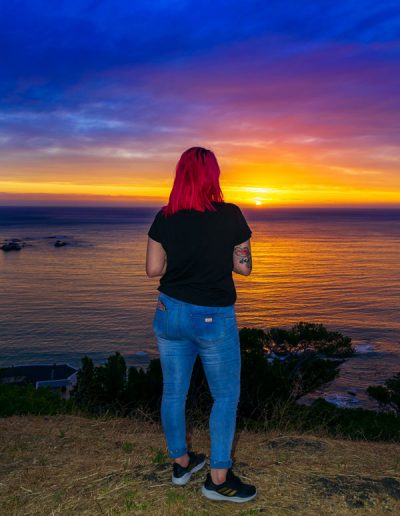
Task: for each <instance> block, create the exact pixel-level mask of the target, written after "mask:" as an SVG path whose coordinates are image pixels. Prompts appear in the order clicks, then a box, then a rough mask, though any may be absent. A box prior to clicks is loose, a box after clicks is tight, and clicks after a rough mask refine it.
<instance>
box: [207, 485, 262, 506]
mask: <svg viewBox="0 0 400 516" xmlns="http://www.w3.org/2000/svg"><path fill="white" fill-rule="evenodd" d="M201 493H202V494H203V496H205V497H206V498H208V499H209V500H215V501H218V502H235V503H243V502H249V501H250V500H253V498H255V497H256V496H257V491H256V492H255V493H254V494H253V495H251V496H248V497H247V498H241V497H240V496H225V495H223V494H220V493H217V491H212V490H210V489H206V488H205V487H204V486H203V487H202V488H201Z"/></svg>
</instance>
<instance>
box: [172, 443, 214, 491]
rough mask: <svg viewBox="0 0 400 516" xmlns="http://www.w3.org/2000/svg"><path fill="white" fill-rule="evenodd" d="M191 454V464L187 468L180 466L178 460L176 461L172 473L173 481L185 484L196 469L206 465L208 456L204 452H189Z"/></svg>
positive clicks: (181, 484)
mask: <svg viewBox="0 0 400 516" xmlns="http://www.w3.org/2000/svg"><path fill="white" fill-rule="evenodd" d="M188 455H189V464H188V465H187V466H186V468H184V467H182V466H180V465H179V464H178V463H177V462H174V465H173V467H172V468H173V473H172V482H173V483H174V484H176V485H177V486H184V485H185V484H187V483H188V482H189V480H190V477H191V476H192V475H193V473H196V471H200V470H201V468H202V467H204V465H205V463H206V456H205V455H204V453H195V452H192V451H190V452H188Z"/></svg>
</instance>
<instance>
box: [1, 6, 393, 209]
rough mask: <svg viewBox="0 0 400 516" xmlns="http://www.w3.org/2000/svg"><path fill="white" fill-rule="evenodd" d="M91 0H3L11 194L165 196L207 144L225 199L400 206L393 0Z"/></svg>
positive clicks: (5, 191)
mask: <svg viewBox="0 0 400 516" xmlns="http://www.w3.org/2000/svg"><path fill="white" fill-rule="evenodd" d="M84 4H85V2H83V3H82V2H77V1H71V2H68V3H62V4H60V6H59V5H58V4H57V7H53V8H51V7H50V10H49V4H48V3H46V2H43V1H38V2H37V3H35V5H33V4H29V3H25V4H23V7H22V5H21V4H19V3H18V5H14V4H13V3H8V4H7V5H6V6H5V7H3V11H4V13H3V16H2V18H1V21H0V28H1V29H3V30H2V31H1V33H2V45H3V46H4V47H5V49H8V51H7V52H5V51H4V52H3V54H4V55H7V58H6V59H4V60H3V63H2V65H0V66H1V70H2V77H3V80H2V89H3V91H2V93H3V95H2V101H1V107H0V122H1V128H0V204H2V205H7V204H39V203H42V204H54V203H61V204H76V203H78V204H83V205H84V204H103V205H104V204H121V205H132V206H134V205H142V204H145V205H154V206H157V205H159V204H160V203H161V204H163V203H165V202H167V201H168V196H169V192H170V190H171V187H172V183H173V177H174V170H175V165H176V162H177V160H178V159H179V156H180V155H181V153H182V152H183V151H184V150H185V149H187V148H188V147H191V146H194V145H201V146H205V147H208V148H210V149H212V150H213V151H214V152H215V154H216V156H217V158H218V160H219V163H220V166H221V187H222V190H223V193H224V197H225V200H226V201H228V202H238V203H241V204H243V205H247V206H253V207H255V206H257V207H268V206H314V205H318V206H319V205H361V204H371V205H374V204H379V205H385V204H387V205H389V204H390V205H400V174H399V160H400V157H399V152H398V148H399V135H400V133H399V131H398V113H399V103H400V100H399V95H398V91H399V90H400V84H399V83H400V80H399V79H400V72H399V60H398V42H399V41H398V32H397V31H396V30H395V27H396V23H398V21H399V19H398V18H399V14H398V10H396V9H395V7H393V4H392V3H391V2H388V1H383V2H381V3H379V4H377V3H376V2H371V1H367V0H363V1H361V2H357V3H352V2H350V3H340V2H339V3H336V4H332V3H331V2H325V1H322V2H316V3H310V2H305V1H302V0H299V1H298V2H296V3H292V4H290V6H291V7H290V6H288V5H285V4H279V3H278V2H266V3H260V2H255V1H250V2H247V3H246V5H245V6H244V4H243V3H242V2H232V8H230V9H229V10H226V8H225V6H224V5H225V4H222V3H219V2H213V3H211V2H208V1H206V2H202V4H201V8H200V5H198V4H193V3H191V2H174V1H172V2H164V1H162V2H156V3H153V2H120V3H118V5H115V6H113V7H112V8H111V7H110V5H111V4H110V3H107V2H96V3H95V4H90V7H89V4H88V5H84ZM52 9H53V10H52ZM291 9H292V10H295V13H296V16H295V18H294V17H293V12H291ZM200 10H201V12H200ZM205 11H207V13H208V14H207V16H206V17H202V18H201V19H202V21H201V23H200V24H199V23H198V17H199V16H200V14H201V13H203V12H205ZM10 20H14V23H15V24H17V23H18V27H17V26H15V27H14V30H6V29H5V27H1V24H5V23H6V22H7V23H10ZM16 20H18V22H17V21H16ZM42 34H46V37H45V38H43V37H42ZM28 50H29V51H28Z"/></svg>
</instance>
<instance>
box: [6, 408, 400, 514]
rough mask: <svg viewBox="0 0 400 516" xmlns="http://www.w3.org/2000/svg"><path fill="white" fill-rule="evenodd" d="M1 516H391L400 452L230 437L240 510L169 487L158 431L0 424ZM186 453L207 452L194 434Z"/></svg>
mask: <svg viewBox="0 0 400 516" xmlns="http://www.w3.org/2000/svg"><path fill="white" fill-rule="evenodd" d="M0 436H1V437H0V514H1V515H3V514H7V515H8V514H10V515H11V514H16V515H18V514H54V515H56V514H62V515H65V514H107V515H120V514H150V515H153V514H157V515H170V514H171V515H172V514H178V515H181V514H182V515H193V516H197V515H203V514H204V515H213V514H215V515H220V514H221V515H225V514H230V515H231V514H238V515H241V516H245V515H246V516H247V515H248V516H250V515H255V514H261V513H263V514H272V515H288V514H289V515H291V514H295V515H296V516H297V515H307V516H312V515H319V514H321V513H324V514H325V515H335V516H336V515H338V514H340V515H346V514H360V515H363V516H364V515H374V516H375V515H377V514H386V513H388V514H400V444H398V443H384V442H374V443H372V442H368V441H361V440H359V441H351V440H349V439H345V440H341V439H333V438H329V437H324V436H323V435H318V436H316V435H312V434H304V433H303V434H299V433H295V432H283V433H282V431H281V432H278V431H260V432H254V431H248V430H246V431H245V430H243V431H238V432H237V434H236V436H235V444H234V461H235V463H234V471H236V472H237V473H238V474H239V475H240V476H241V478H242V480H243V481H245V482H249V483H254V484H255V485H256V486H257V488H258V496H257V498H256V499H255V500H253V501H251V502H249V503H246V504H229V503H221V502H212V501H210V500H207V499H205V498H204V497H202V495H201V493H200V488H201V485H202V482H203V480H204V477H205V473H206V471H207V470H206V469H204V470H202V471H201V472H200V473H198V474H196V475H194V476H193V478H192V480H191V481H190V482H189V484H188V485H186V486H185V487H179V486H174V485H172V483H171V473H172V469H171V460H170V459H169V458H168V456H167V454H166V446H165V440H164V435H163V433H162V429H161V428H160V426H159V425H158V424H155V423H151V422H140V421H135V420H130V419H127V418H121V419H118V418H111V417H103V418H96V419H95V418H87V417H82V416H76V415H54V416H12V417H9V418H3V419H0ZM189 437H191V440H192V442H193V449H194V450H196V451H204V452H205V453H207V454H208V453H209V444H210V443H209V436H208V432H207V431H205V430H201V429H200V428H198V427H195V428H194V430H193V433H192V435H191V436H189Z"/></svg>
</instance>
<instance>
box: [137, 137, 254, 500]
mask: <svg viewBox="0 0 400 516" xmlns="http://www.w3.org/2000/svg"><path fill="white" fill-rule="evenodd" d="M219 176H220V169H219V166H218V162H217V160H216V158H215V155H214V153H213V152H211V151H210V150H208V149H204V148H202V147H191V148H190V149H188V150H187V151H185V152H184V153H183V154H182V156H181V158H180V159H179V161H178V164H177V166H176V175H175V180H174V184H173V187H172V191H171V193H170V196H169V203H168V204H167V205H166V206H164V207H163V208H161V209H160V210H159V211H158V213H157V214H156V216H155V219H154V221H153V223H152V225H151V227H150V229H149V231H148V236H149V238H148V243H147V256H146V273H147V276H148V277H151V278H152V277H156V276H161V278H160V285H159V287H158V288H157V290H159V295H158V300H157V305H156V308H155V315H154V320H153V330H154V333H155V335H156V338H157V343H158V349H159V352H160V360H161V367H162V372H163V383H164V387H163V397H162V402H161V421H162V425H163V430H164V433H165V437H166V441H167V445H168V454H169V457H170V458H173V459H174V464H173V474H172V481H173V483H174V484H178V485H184V484H186V483H187V482H188V481H189V479H190V477H191V475H192V474H193V473H195V472H197V471H199V470H200V469H201V468H202V467H203V466H204V465H205V455H204V454H197V453H195V452H193V451H188V449H187V445H186V423H185V404H186V396H187V393H188V389H189V386H190V379H191V375H192V370H193V365H194V362H195V360H196V357H197V355H198V354H199V355H200V358H201V361H202V364H203V368H204V372H205V375H206V378H207V382H208V384H209V387H210V391H211V394H212V397H213V400H214V404H213V408H212V411H211V415H210V437H211V455H210V468H211V472H210V473H208V474H207V478H206V481H205V483H204V485H203V486H202V493H203V495H205V496H206V497H207V498H210V499H212V500H229V501H232V502H245V501H248V500H251V499H253V498H254V497H255V496H256V488H255V487H254V486H252V485H248V484H244V483H243V482H242V481H241V480H240V479H239V477H238V476H236V475H235V474H234V473H233V471H232V459H231V449H232V443H233V438H234V433H235V427H236V412H237V404H238V401H239V396H240V365H241V363H240V342H239V333H238V328H237V321H236V313H235V301H236V290H235V285H234V282H233V279H232V271H234V272H236V273H237V274H242V275H244V276H248V275H249V274H250V273H251V270H252V261H251V250H250V237H251V234H252V231H251V229H250V228H249V226H248V225H247V222H246V220H245V218H244V216H243V214H242V212H241V210H240V208H239V207H238V206H236V205H235V204H232V203H225V202H224V201H223V194H222V192H221V188H220V185H219Z"/></svg>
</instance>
